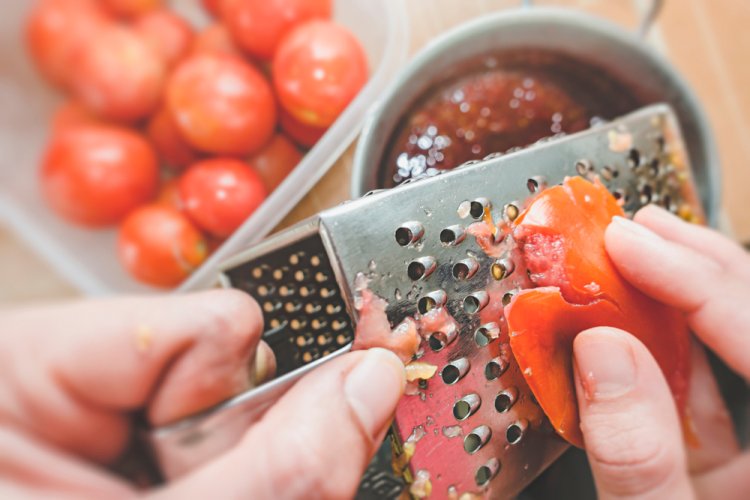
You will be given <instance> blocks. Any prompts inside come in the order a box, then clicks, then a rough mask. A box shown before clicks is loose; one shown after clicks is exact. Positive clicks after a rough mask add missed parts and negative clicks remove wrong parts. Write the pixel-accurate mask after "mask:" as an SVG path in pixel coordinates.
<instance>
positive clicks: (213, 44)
mask: <svg viewBox="0 0 750 500" xmlns="http://www.w3.org/2000/svg"><path fill="white" fill-rule="evenodd" d="M190 53H191V54H223V55H225V56H235V57H239V58H241V57H243V55H242V52H240V49H239V48H237V46H236V45H235V44H234V42H233V41H232V37H231V36H230V35H229V31H227V27H226V26H224V25H223V24H219V23H216V24H212V25H210V26H207V27H206V28H204V29H203V31H201V32H199V33H198V34H197V35H196V36H195V38H194V39H193V46H192V47H191V49H190Z"/></svg>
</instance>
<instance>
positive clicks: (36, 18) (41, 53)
mask: <svg viewBox="0 0 750 500" xmlns="http://www.w3.org/2000/svg"><path fill="white" fill-rule="evenodd" d="M107 21H108V20H107V18H106V16H105V15H104V13H103V12H102V10H101V9H100V7H99V5H98V4H97V3H96V1H95V0H41V1H39V2H37V3H36V5H35V6H34V8H33V9H32V10H31V13H30V14H29V16H28V18H27V20H26V32H25V38H26V46H27V48H28V50H29V52H30V54H31V57H32V59H33V60H34V63H35V64H36V66H37V68H38V69H39V71H40V72H41V73H42V74H43V75H44V77H45V78H47V80H49V81H50V82H51V83H52V84H54V85H57V86H60V87H64V86H65V85H66V84H67V81H68V78H69V76H70V75H71V73H72V72H73V71H75V64H74V59H73V53H74V52H75V51H76V50H77V48H78V47H79V46H81V44H84V43H88V41H89V40H91V39H92V38H93V37H94V36H95V34H96V33H97V31H98V30H99V29H100V28H101V27H102V26H104V25H105V24H106V23H107Z"/></svg>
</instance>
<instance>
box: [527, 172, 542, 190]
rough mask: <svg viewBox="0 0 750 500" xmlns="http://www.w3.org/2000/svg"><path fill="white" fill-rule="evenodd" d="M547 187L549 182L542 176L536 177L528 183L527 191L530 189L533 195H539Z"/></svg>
mask: <svg viewBox="0 0 750 500" xmlns="http://www.w3.org/2000/svg"><path fill="white" fill-rule="evenodd" d="M546 187H547V180H546V179H545V178H544V177H542V176H541V175H535V176H534V177H531V178H529V179H528V180H527V181H526V189H528V190H529V193H531V194H536V193H539V192H541V191H542V190H544V188H546Z"/></svg>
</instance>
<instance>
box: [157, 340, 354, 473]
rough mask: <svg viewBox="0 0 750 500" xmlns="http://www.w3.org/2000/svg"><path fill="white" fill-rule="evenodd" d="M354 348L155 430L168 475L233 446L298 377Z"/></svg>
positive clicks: (344, 348) (194, 465)
mask: <svg viewBox="0 0 750 500" xmlns="http://www.w3.org/2000/svg"><path fill="white" fill-rule="evenodd" d="M350 350H351V344H348V345H346V346H345V347H343V348H341V349H339V350H337V351H335V352H333V353H331V354H329V355H328V356H325V357H323V358H320V359H318V360H316V361H314V362H312V363H309V364H307V365H304V366H302V367H300V368H298V369H296V370H294V371H292V372H289V373H287V374H285V375H283V376H281V377H279V378H277V379H275V380H272V381H271V382H268V383H266V384H264V385H261V386H259V387H256V388H253V389H249V390H248V391H246V392H244V393H242V394H239V395H237V396H235V397H233V398H232V399H229V400H228V401H225V402H224V403H221V404H219V405H217V406H215V407H213V408H210V409H208V410H206V411H204V412H202V413H199V414H197V415H195V416H192V417H190V418H188V419H185V420H180V421H179V422H177V423H175V424H172V425H166V426H163V427H159V428H156V429H153V430H151V431H150V432H149V433H148V434H147V436H146V440H147V441H148V444H149V445H150V447H151V450H152V452H153V454H154V455H155V457H156V459H157V462H158V463H159V465H160V468H161V471H162V473H163V474H164V477H165V478H166V479H168V480H171V479H175V478H177V477H179V476H181V475H183V474H185V473H187V472H189V471H190V470H192V469H194V468H195V467H197V466H199V465H201V464H204V463H205V462H207V461H208V460H210V459H212V458H214V457H216V456H217V455H219V454H221V453H222V452H224V451H226V450H228V449H230V448H231V447H232V446H234V445H235V444H237V442H238V441H239V440H240V439H241V438H242V435H243V434H244V433H245V431H246V430H247V428H248V427H249V426H250V425H251V424H252V423H254V422H256V421H257V420H259V419H260V418H261V417H262V416H263V414H264V413H265V412H266V410H268V408H269V407H271V406H272V405H273V404H274V403H275V402H276V401H277V400H278V399H279V398H281V397H282V396H283V395H284V394H285V393H286V392H287V391H288V390H289V389H290V388H291V387H292V386H293V385H294V384H295V383H296V382H297V380H299V379H300V378H302V377H303V376H305V375H306V374H308V373H309V372H311V371H312V370H314V369H316V368H317V367H319V366H321V365H323V364H325V363H327V362H328V361H331V360H332V359H335V358H337V357H339V356H341V355H343V354H345V353H347V352H349V351H350Z"/></svg>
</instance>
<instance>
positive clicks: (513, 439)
mask: <svg viewBox="0 0 750 500" xmlns="http://www.w3.org/2000/svg"><path fill="white" fill-rule="evenodd" d="M528 426H529V422H528V420H526V419H521V420H518V421H516V422H513V423H512V424H510V425H509V426H508V429H507V430H506V431H505V439H507V440H508V444H518V443H520V442H521V440H522V439H523V437H524V435H525V434H526V429H527V428H528Z"/></svg>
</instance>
